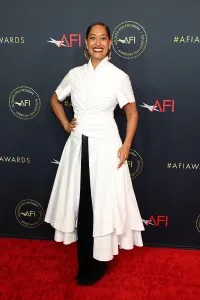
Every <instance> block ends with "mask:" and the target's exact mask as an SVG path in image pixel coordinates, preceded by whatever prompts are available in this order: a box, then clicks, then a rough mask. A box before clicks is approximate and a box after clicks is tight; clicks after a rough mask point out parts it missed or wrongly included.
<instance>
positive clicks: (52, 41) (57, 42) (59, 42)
mask: <svg viewBox="0 0 200 300" xmlns="http://www.w3.org/2000/svg"><path fill="white" fill-rule="evenodd" d="M47 43H52V44H55V45H56V46H57V47H67V45H64V41H56V40H54V39H52V38H50V41H47Z"/></svg>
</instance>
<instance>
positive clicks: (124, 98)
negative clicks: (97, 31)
mask: <svg viewBox="0 0 200 300" xmlns="http://www.w3.org/2000/svg"><path fill="white" fill-rule="evenodd" d="M56 94H57V96H58V99H59V100H60V101H63V100H64V99H65V98H66V97H67V96H68V95H71V101H72V106H73V109H74V117H75V118H77V122H78V125H77V127H76V129H75V131H74V132H71V134H70V136H69V138H68V140H67V142H66V144H65V147H64V149H63V153H62V156H61V160H60V164H59V167H58V170H57V174H56V178H55V181H54V185H53V189H52V193H51V197H50V201H49V204H48V208H47V212H46V216H45V221H46V222H47V223H50V224H51V225H52V226H53V227H54V228H55V229H56V231H55V241H58V242H61V241H62V242H63V243H64V244H70V243H72V242H75V241H76V240H77V233H76V231H77V230H76V228H77V216H78V207H79V194H80V171H81V142H82V138H81V136H82V134H83V135H86V136H88V148H89V169H90V185H91V196H92V205H93V237H94V246H93V257H94V258H95V259H97V260H100V261H109V260H111V259H112V258H113V255H117V254H118V248H119V247H120V248H123V249H133V247H134V245H136V246H142V245H143V243H142V237H141V231H143V230H144V227H143V223H142V219H141V216H140V212H139V209H138V205H137V202H136V198H135V194H134V191H133V187H132V181H131V177H130V173H129V168H128V164H127V162H125V163H124V164H123V165H122V167H121V168H119V169H118V168H117V165H118V163H119V158H118V157H117V152H118V149H119V148H120V147H121V145H122V142H121V138H120V136H119V132H118V128H117V125H116V122H115V120H114V117H113V111H114V109H115V107H116V105H117V104H119V106H120V107H121V108H122V107H123V106H124V105H125V104H127V103H129V102H134V101H135V98H134V94H133V90H132V86H131V83H130V80H129V77H128V75H127V74H126V73H124V72H123V71H122V70H120V69H118V68H117V67H115V66H114V65H113V64H112V63H110V62H109V61H108V58H107V57H106V58H105V59H104V60H102V61H101V63H100V64H99V65H98V66H97V67H96V69H95V70H94V68H93V66H92V64H91V61H89V63H88V64H85V65H83V66H80V67H77V68H74V69H72V70H71V71H70V72H69V73H68V74H67V75H66V76H65V77H64V79H63V80H62V82H61V83H60V85H59V86H58V88H57V89H56Z"/></svg>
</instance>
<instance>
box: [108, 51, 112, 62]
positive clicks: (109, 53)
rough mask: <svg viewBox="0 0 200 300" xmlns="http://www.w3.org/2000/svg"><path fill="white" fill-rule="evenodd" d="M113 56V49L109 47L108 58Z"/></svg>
mask: <svg viewBox="0 0 200 300" xmlns="http://www.w3.org/2000/svg"><path fill="white" fill-rule="evenodd" d="M111 57H112V52H111V49H109V51H108V60H111Z"/></svg>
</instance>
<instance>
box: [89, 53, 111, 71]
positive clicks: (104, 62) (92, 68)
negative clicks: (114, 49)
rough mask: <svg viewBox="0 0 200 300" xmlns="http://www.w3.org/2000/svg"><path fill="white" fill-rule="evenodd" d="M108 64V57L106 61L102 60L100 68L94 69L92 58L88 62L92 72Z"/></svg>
mask: <svg viewBox="0 0 200 300" xmlns="http://www.w3.org/2000/svg"><path fill="white" fill-rule="evenodd" d="M107 62H108V56H106V57H105V58H104V59H102V61H101V62H100V63H99V64H98V66H97V67H96V68H95V69H94V67H93V65H92V62H91V58H90V60H89V62H88V67H89V69H90V70H91V71H93V72H96V71H97V70H98V69H99V68H101V67H102V65H105V64H106V63H107Z"/></svg>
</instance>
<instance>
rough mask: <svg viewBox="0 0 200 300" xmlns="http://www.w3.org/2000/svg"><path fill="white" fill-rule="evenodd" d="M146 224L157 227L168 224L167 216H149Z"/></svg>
mask: <svg viewBox="0 0 200 300" xmlns="http://www.w3.org/2000/svg"><path fill="white" fill-rule="evenodd" d="M147 225H153V226H156V227H159V226H161V225H163V226H165V227H167V226H168V216H151V217H150V219H149V220H148V222H147Z"/></svg>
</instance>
